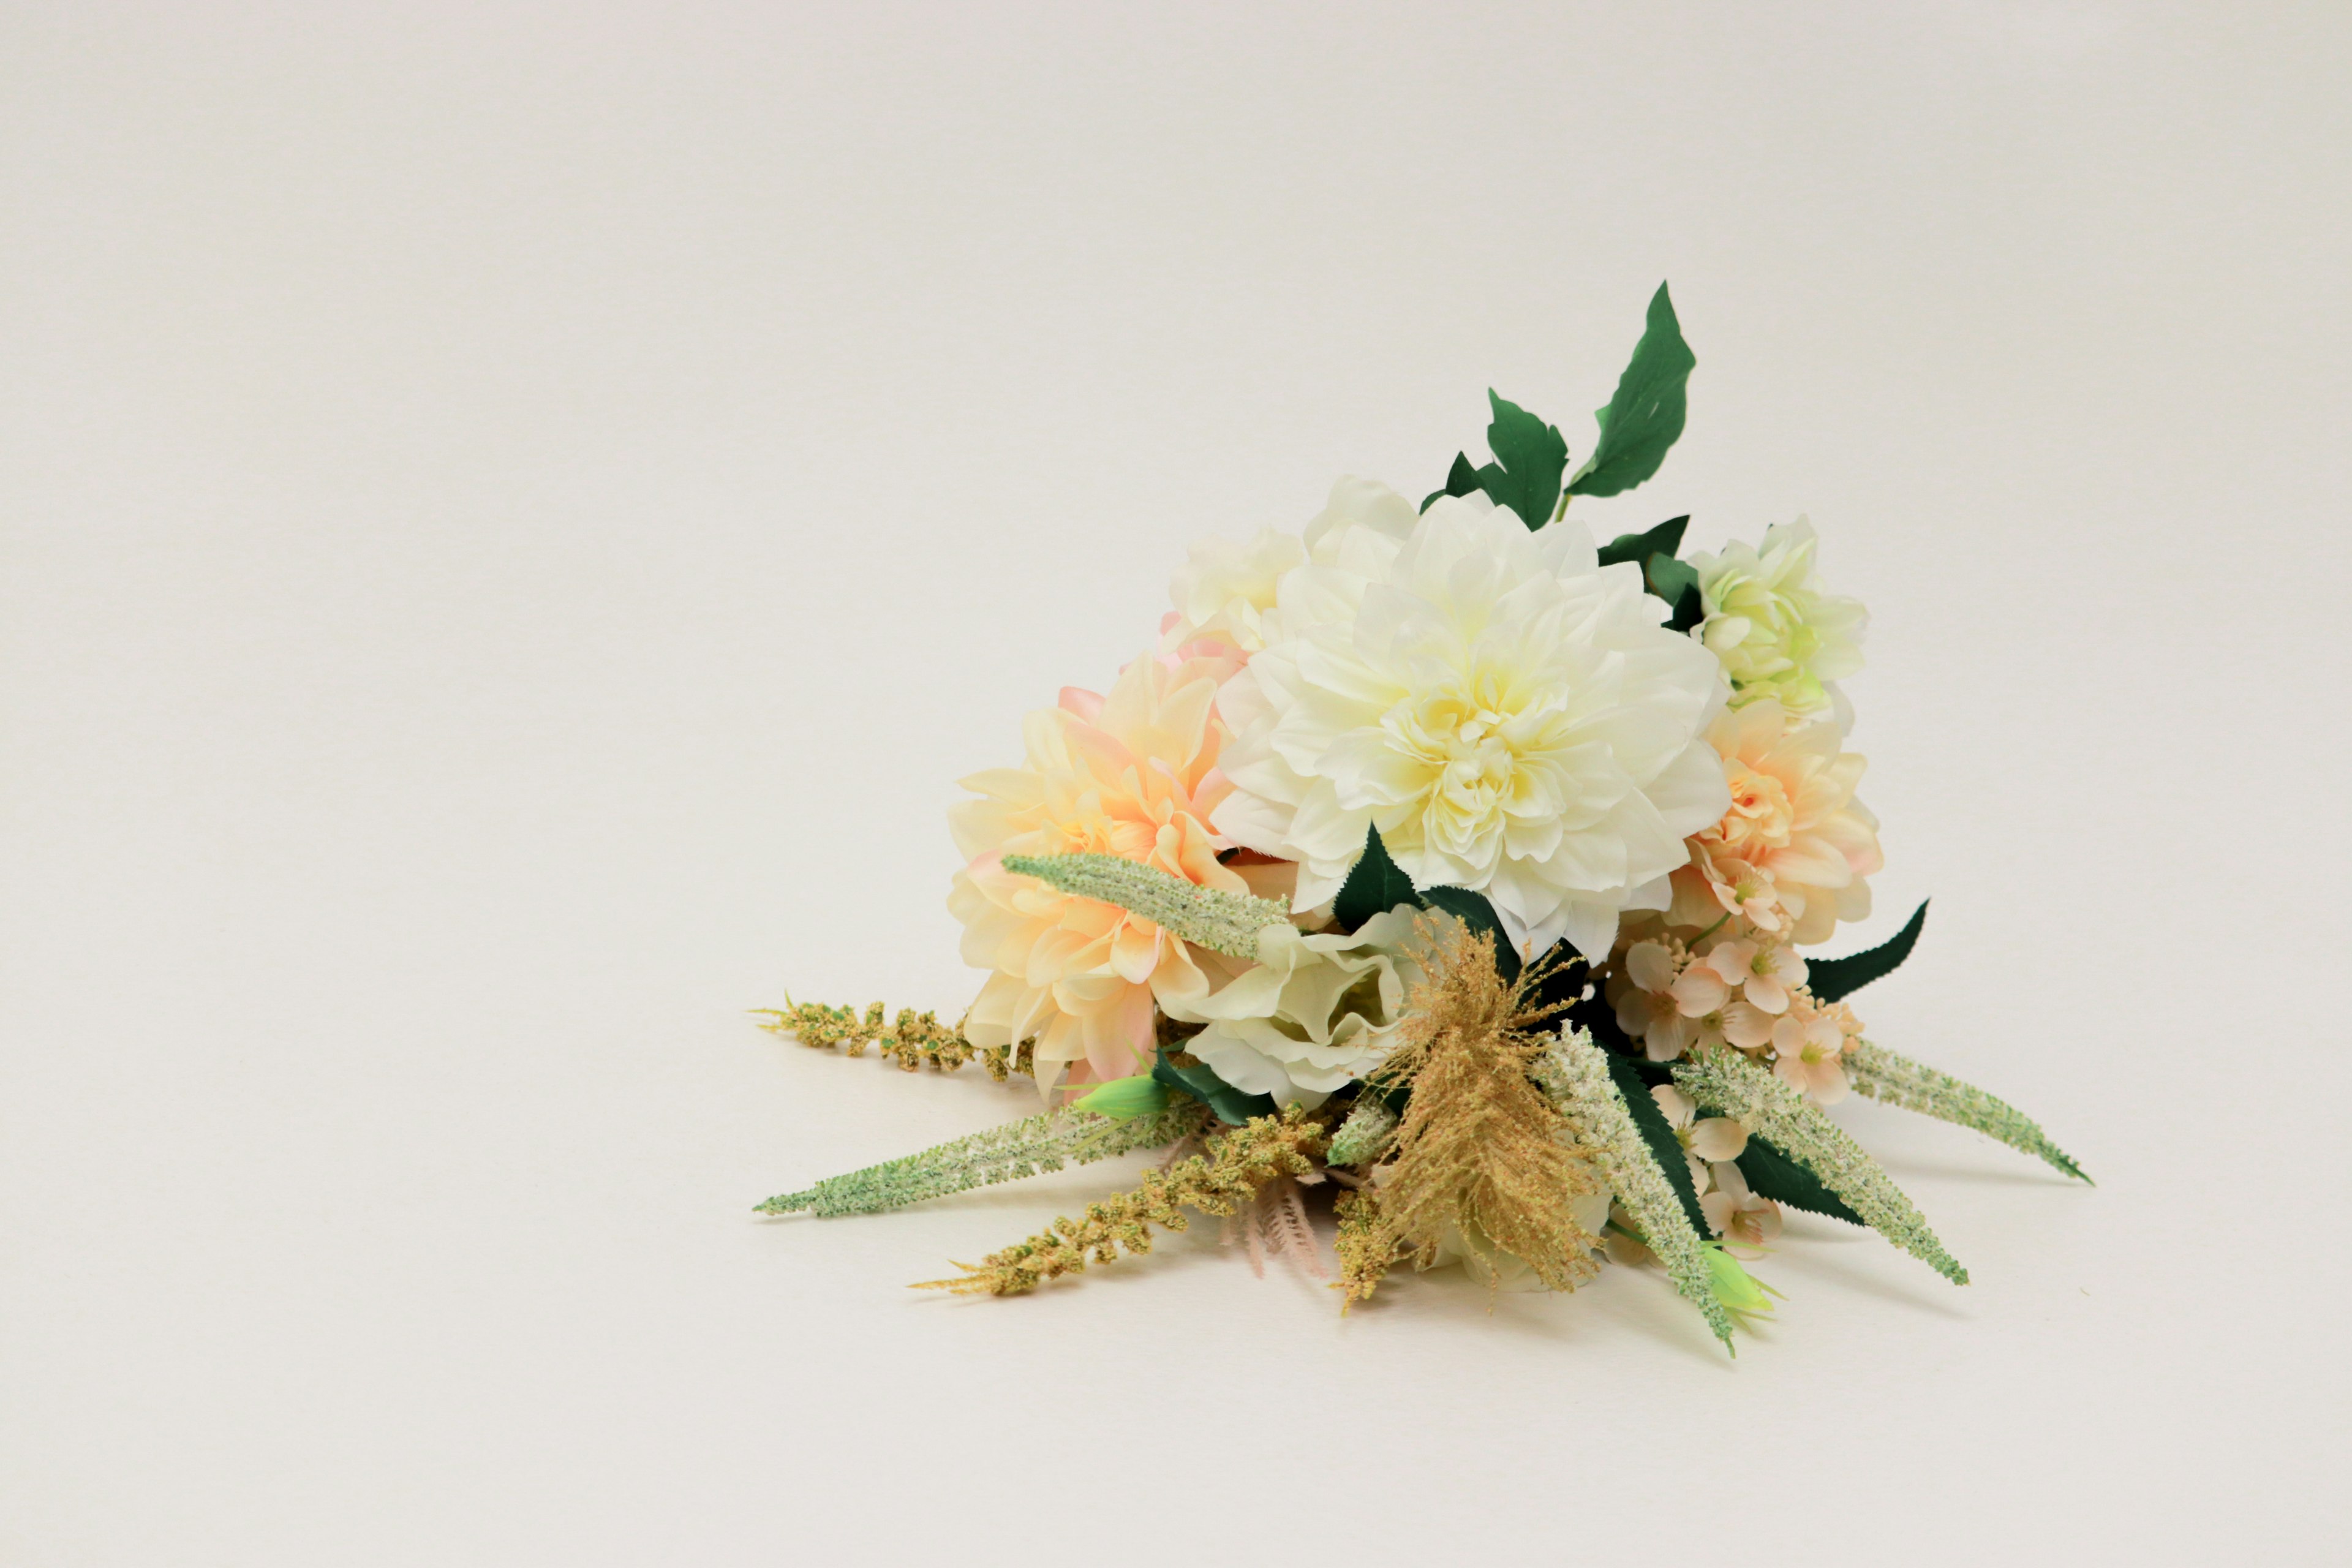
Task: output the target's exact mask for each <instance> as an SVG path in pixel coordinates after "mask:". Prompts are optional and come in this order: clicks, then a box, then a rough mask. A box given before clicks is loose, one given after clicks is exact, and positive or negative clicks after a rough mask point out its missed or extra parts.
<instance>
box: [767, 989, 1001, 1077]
mask: <svg viewBox="0 0 2352 1568" xmlns="http://www.w3.org/2000/svg"><path fill="white" fill-rule="evenodd" d="M753 1016H755V1017H760V1018H764V1019H766V1020H767V1022H765V1023H763V1024H761V1026H760V1027H761V1028H763V1029H765V1030H767V1031H768V1033H770V1034H772V1035H780V1036H781V1035H790V1036H793V1037H795V1038H797V1039H798V1040H799V1041H800V1043H801V1044H803V1045H804V1046H808V1047H813V1048H814V1049H818V1050H831V1049H834V1048H835V1047H838V1048H839V1049H840V1051H841V1053H842V1055H844V1056H850V1057H862V1056H864V1055H865V1054H866V1047H868V1046H872V1047H875V1048H877V1050H879V1051H880V1052H881V1053H882V1054H883V1055H884V1056H886V1057H888V1058H890V1059H891V1060H893V1061H895V1062H897V1063H898V1066H899V1068H901V1069H902V1070H904V1071H907V1072H913V1071H915V1070H916V1069H918V1068H923V1067H929V1068H935V1069H937V1070H938V1071H940V1072H953V1071H954V1070H955V1069H956V1068H960V1067H961V1066H963V1064H964V1063H966V1062H968V1061H971V1060H973V1059H974V1058H978V1060H979V1062H980V1064H981V1066H982V1067H983V1068H986V1069H987V1071H988V1076H989V1077H991V1078H992V1079H995V1080H996V1081H997V1082H999V1083H1003V1081H1004V1080H1005V1079H1007V1078H1008V1077H1010V1076H1011V1075H1012V1074H1013V1073H1024V1074H1025V1073H1028V1072H1030V1071H1031V1070H1032V1068H1031V1061H1032V1058H1033V1055H1034V1047H1033V1046H1032V1045H1031V1044H1029V1043H1028V1042H1026V1041H1024V1042H1023V1044H1022V1046H1021V1047H1020V1048H1019V1049H1018V1050H1006V1049H1005V1048H1004V1047H1002V1046H990V1047H982V1046H975V1045H973V1044H972V1043H971V1041H970V1040H968V1039H966V1038H964V1037H963V1031H962V1030H961V1029H951V1028H949V1027H948V1026H946V1025H945V1024H942V1023H940V1020H939V1016H938V1015H937V1014H934V1013H919V1012H917V1011H916V1010H915V1009H914V1008H912V1007H902V1008H900V1009H899V1010H898V1017H897V1018H896V1019H894V1020H891V1021H890V1022H888V1023H887V1025H886V1024H885V1022H884V1019H885V1017H886V1016H887V1010H886V1009H885V1008H884V1007H883V1005H882V1004H881V1003H879V1002H877V1003H874V1004H873V1005H870V1006H868V1007H867V1008H866V1011H865V1013H864V1014H863V1015H862V1016H861V1015H860V1014H859V1013H858V1011H857V1009H856V1008H855V1007H828V1006H826V1005H824V1003H822V1002H793V1001H792V1000H791V999H790V998H787V999H786V1005H784V1006H782V1007H761V1008H756V1009H754V1011H753Z"/></svg>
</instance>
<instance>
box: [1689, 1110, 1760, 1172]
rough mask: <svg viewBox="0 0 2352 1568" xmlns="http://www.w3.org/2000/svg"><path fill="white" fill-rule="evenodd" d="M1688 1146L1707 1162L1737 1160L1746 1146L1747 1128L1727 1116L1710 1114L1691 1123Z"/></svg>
mask: <svg viewBox="0 0 2352 1568" xmlns="http://www.w3.org/2000/svg"><path fill="white" fill-rule="evenodd" d="M1690 1147H1691V1152H1692V1153H1694V1154H1696V1155H1697V1156H1698V1157H1699V1158H1700V1159H1702V1160H1705V1161H1706V1162H1707V1163H1709V1164H1713V1163H1716V1162H1717V1161H1720V1160H1737V1159H1738V1158H1739V1156H1740V1155H1741V1154H1742V1153H1743V1152H1746V1150H1747V1148H1748V1129H1747V1128H1745V1127H1742V1126H1741V1125H1739V1123H1738V1122H1737V1121H1733V1120H1732V1119H1731V1118H1730V1117H1728V1116H1710V1117H1707V1118H1706V1119H1705V1120H1704V1121H1695V1122H1693V1123H1692V1124H1691V1141H1690Z"/></svg>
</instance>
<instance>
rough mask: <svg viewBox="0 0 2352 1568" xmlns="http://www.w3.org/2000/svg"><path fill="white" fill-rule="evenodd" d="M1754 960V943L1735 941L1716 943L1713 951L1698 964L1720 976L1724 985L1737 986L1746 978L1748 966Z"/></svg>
mask: <svg viewBox="0 0 2352 1568" xmlns="http://www.w3.org/2000/svg"><path fill="white" fill-rule="evenodd" d="M1755 958H1756V944H1755V943H1754V942H1745V941H1735V942H1718V943H1717V945H1716V948H1715V951H1714V952H1710V953H1708V954H1707V955H1706V957H1705V958H1703V959H1701V960H1700V961H1699V962H1700V963H1704V964H1706V967H1707V968H1709V969H1711V970H1713V971H1715V973H1717V974H1719V975H1721V976H1722V977H1723V983H1724V984H1726V985H1737V984H1739V983H1740V982H1741V981H1743V980H1745V979H1747V978H1748V965H1749V964H1750V963H1753V962H1754V961H1755Z"/></svg>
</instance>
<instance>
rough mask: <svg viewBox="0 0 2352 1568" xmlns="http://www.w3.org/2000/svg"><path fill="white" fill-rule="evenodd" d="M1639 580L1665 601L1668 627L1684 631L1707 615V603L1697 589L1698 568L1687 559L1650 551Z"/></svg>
mask: <svg viewBox="0 0 2352 1568" xmlns="http://www.w3.org/2000/svg"><path fill="white" fill-rule="evenodd" d="M1642 580H1643V582H1644V583H1645V584H1648V586H1649V590H1650V592H1651V593H1653V594H1655V595H1657V596H1658V597H1659V598H1661V599H1664V601H1665V602H1666V609H1667V612H1668V613H1667V616H1666V626H1667V627H1668V628H1669V629H1671V630H1674V631H1678V632H1686V631H1688V630H1690V629H1691V627H1693V626H1696V625H1698V624H1699V622H1700V621H1702V620H1704V619H1706V601H1705V596H1704V595H1701V594H1700V592H1699V586H1698V568H1697V567H1696V566H1694V565H1692V564H1691V563H1689V562H1687V561H1677V560H1675V558H1674V557H1673V556H1671V555H1653V556H1651V557H1650V559H1649V560H1648V562H1646V563H1644V564H1643V568H1642Z"/></svg>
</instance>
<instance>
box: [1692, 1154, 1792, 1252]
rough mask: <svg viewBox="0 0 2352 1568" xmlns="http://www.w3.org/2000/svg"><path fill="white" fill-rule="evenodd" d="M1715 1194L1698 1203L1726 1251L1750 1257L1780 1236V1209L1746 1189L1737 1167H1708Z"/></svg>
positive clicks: (1722, 1164) (1724, 1164)
mask: <svg viewBox="0 0 2352 1568" xmlns="http://www.w3.org/2000/svg"><path fill="white" fill-rule="evenodd" d="M1711 1170H1712V1173H1713V1174H1714V1176H1715V1191H1713V1192H1711V1193H1709V1194H1706V1196H1705V1197H1702V1198H1700V1199H1699V1201H1698V1205H1699V1207H1700V1208H1702V1209H1704V1210H1706V1223H1707V1224H1708V1226H1711V1227H1712V1228H1713V1229H1714V1231H1715V1233H1716V1234H1717V1236H1720V1237H1723V1244H1724V1246H1725V1247H1727V1248H1731V1247H1738V1248H1742V1249H1745V1250H1746V1251H1747V1252H1748V1254H1749V1255H1750V1256H1752V1255H1754V1254H1755V1253H1758V1252H1761V1251H1762V1250H1763V1249H1764V1245H1765V1243H1767V1242H1769V1241H1771V1240H1772V1239H1773V1238H1775V1237H1778V1236H1779V1235H1780V1205H1778V1204H1776V1203H1774V1202H1773V1201H1772V1200H1771V1199H1770V1198H1759V1197H1758V1196H1757V1195H1756V1194H1755V1193H1754V1192H1753V1191H1751V1190H1750V1189H1749V1187H1748V1178H1747V1177H1745V1176H1743V1175H1741V1174H1740V1173H1739V1167H1738V1166H1737V1165H1735V1164H1732V1163H1730V1162H1728V1161H1725V1162H1722V1163H1718V1164H1716V1165H1714V1166H1713V1167H1711Z"/></svg>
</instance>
